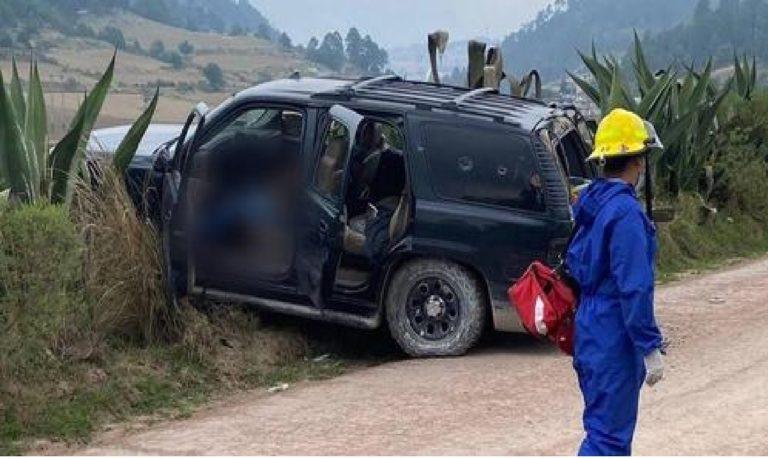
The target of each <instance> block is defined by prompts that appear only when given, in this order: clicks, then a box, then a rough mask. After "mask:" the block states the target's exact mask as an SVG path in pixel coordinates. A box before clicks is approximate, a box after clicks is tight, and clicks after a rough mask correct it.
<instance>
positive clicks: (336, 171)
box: [317, 138, 347, 196]
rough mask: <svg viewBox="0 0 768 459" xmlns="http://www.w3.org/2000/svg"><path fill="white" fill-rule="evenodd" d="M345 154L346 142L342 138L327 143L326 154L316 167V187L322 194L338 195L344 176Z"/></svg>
mask: <svg viewBox="0 0 768 459" xmlns="http://www.w3.org/2000/svg"><path fill="white" fill-rule="evenodd" d="M346 152H347V141H346V140H345V139H344V138H335V139H331V140H330V141H329V142H328V148H327V150H326V154H324V155H323V157H322V158H321V159H320V164H319V165H318V166H317V186H318V187H319V188H320V190H321V191H322V192H323V193H325V194H327V195H330V196H335V195H337V194H338V192H339V189H340V188H341V180H342V177H343V175H344V160H345V159H346V158H345V156H346Z"/></svg>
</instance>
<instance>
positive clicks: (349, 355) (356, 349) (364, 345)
mask: <svg viewBox="0 0 768 459" xmlns="http://www.w3.org/2000/svg"><path fill="white" fill-rule="evenodd" d="M257 314H258V315H259V316H260V318H261V320H262V323H263V324H264V325H266V326H269V327H272V328H278V329H279V328H291V329H294V330H298V331H299V332H300V333H301V334H302V335H303V336H304V337H305V338H306V339H307V341H308V343H309V345H310V348H311V351H312V353H313V354H314V355H322V354H331V355H333V356H334V357H337V358H341V359H344V360H348V361H350V363H358V364H361V365H366V364H377V363H384V362H390V361H397V360H405V359H408V358H409V357H408V355H407V354H405V353H404V352H403V351H402V350H401V349H400V348H399V346H398V345H397V343H396V342H395V340H394V339H392V336H391V335H390V334H389V330H388V329H387V328H386V327H380V328H378V329H376V330H360V329H356V328H350V327H344V326H341V325H336V324H331V323H325V322H318V321H315V320H309V319H302V318H297V317H292V316H286V315H282V314H277V313H270V312H259V313H257ZM557 352H558V351H557V349H556V348H555V346H553V345H551V344H550V343H547V342H545V341H539V340H536V339H534V338H532V337H530V336H528V335H526V334H523V333H503V332H496V331H493V330H491V329H488V330H486V333H485V334H484V335H483V338H482V339H481V340H480V342H479V343H478V344H477V345H476V346H475V347H474V348H473V349H472V350H470V352H469V353H468V355H469V356H473V355H478V354H479V355H493V354H527V355H532V354H533V355H556V354H557Z"/></svg>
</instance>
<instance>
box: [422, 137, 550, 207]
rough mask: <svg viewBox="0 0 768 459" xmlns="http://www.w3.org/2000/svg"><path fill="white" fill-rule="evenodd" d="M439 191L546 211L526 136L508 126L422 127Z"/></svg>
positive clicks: (494, 203)
mask: <svg viewBox="0 0 768 459" xmlns="http://www.w3.org/2000/svg"><path fill="white" fill-rule="evenodd" d="M423 132H424V140H425V149H426V154H427V160H428V162H429V168H430V175H431V181H432V184H433V185H434V187H435V190H436V191H437V193H438V194H439V195H440V196H442V197H444V198H450V199H460V200H462V201H471V202H477V203H482V204H490V205H494V206H503V207H508V208H513V209H522V210H531V211H542V210H544V190H543V187H542V180H541V176H540V174H539V170H538V167H537V165H536V158H535V156H534V153H533V150H532V148H531V145H530V141H529V140H528V139H525V138H523V137H519V136H516V135H514V134H512V133H510V132H508V131H505V130H501V129H493V128H482V127H478V126H472V127H471V128H468V127H460V126H456V125H455V124H444V123H427V124H426V125H424V127H423Z"/></svg>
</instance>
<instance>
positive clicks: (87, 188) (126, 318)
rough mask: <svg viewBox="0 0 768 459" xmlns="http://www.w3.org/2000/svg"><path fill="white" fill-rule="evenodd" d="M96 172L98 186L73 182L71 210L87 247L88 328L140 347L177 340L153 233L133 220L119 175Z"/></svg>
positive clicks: (134, 214)
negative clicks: (136, 342) (138, 343)
mask: <svg viewBox="0 0 768 459" xmlns="http://www.w3.org/2000/svg"><path fill="white" fill-rule="evenodd" d="M100 169H101V170H100V171H99V173H98V174H96V175H97V176H99V179H98V180H99V185H98V186H97V187H94V186H92V185H91V183H90V182H89V181H86V180H80V181H79V182H78V184H77V186H76V196H75V200H74V205H73V209H72V215H73V217H74V219H75V222H76V224H77V225H78V227H79V228H80V229H81V231H82V234H83V238H84V240H85V242H86V250H85V256H84V264H83V279H84V284H85V290H86V293H87V295H88V296H89V297H90V298H91V299H92V301H93V305H92V321H93V328H94V330H96V331H97V332H98V333H100V334H102V335H112V334H122V335H126V336H128V337H130V338H135V339H139V340H140V341H142V342H153V341H156V340H158V339H164V338H168V337H169V336H175V335H178V330H179V323H178V314H177V311H173V310H170V309H169V308H168V306H167V305H166V301H165V296H164V288H163V285H164V283H163V267H162V256H161V254H160V250H159V243H158V236H157V233H156V231H155V230H154V228H153V227H152V226H151V225H150V224H149V223H147V222H145V221H143V220H141V219H140V218H139V217H138V215H137V212H136V210H135V208H134V206H133V204H132V202H131V199H130V197H129V196H128V192H127V191H126V188H125V184H124V180H123V178H122V176H121V175H119V174H118V173H117V172H116V171H115V170H114V169H113V168H112V167H111V165H103V166H100Z"/></svg>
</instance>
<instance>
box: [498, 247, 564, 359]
mask: <svg viewBox="0 0 768 459" xmlns="http://www.w3.org/2000/svg"><path fill="white" fill-rule="evenodd" d="M565 276H566V275H563V274H562V273H561V272H559V270H555V269H552V268H550V267H549V266H546V265H545V264H543V263H541V262H539V261H535V262H533V264H531V266H530V267H529V268H528V270H526V271H525V274H523V276H522V277H520V279H518V281H517V282H515V283H514V284H513V285H512V286H511V287H510V288H509V290H508V291H507V294H508V296H509V301H510V303H511V304H512V305H513V306H514V308H515V309H516V310H517V315H518V316H519V317H520V320H521V322H522V324H523V327H524V328H525V329H526V331H528V333H530V334H531V335H533V336H536V337H539V338H541V337H544V336H546V337H547V338H548V339H549V340H550V341H552V342H553V343H555V344H556V345H557V347H559V348H560V350H561V351H563V352H564V353H566V354H568V355H573V330H574V319H575V315H576V307H577V303H578V294H577V293H576V289H575V288H574V287H573V284H572V281H571V280H569V279H567V278H566V277H565Z"/></svg>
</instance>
